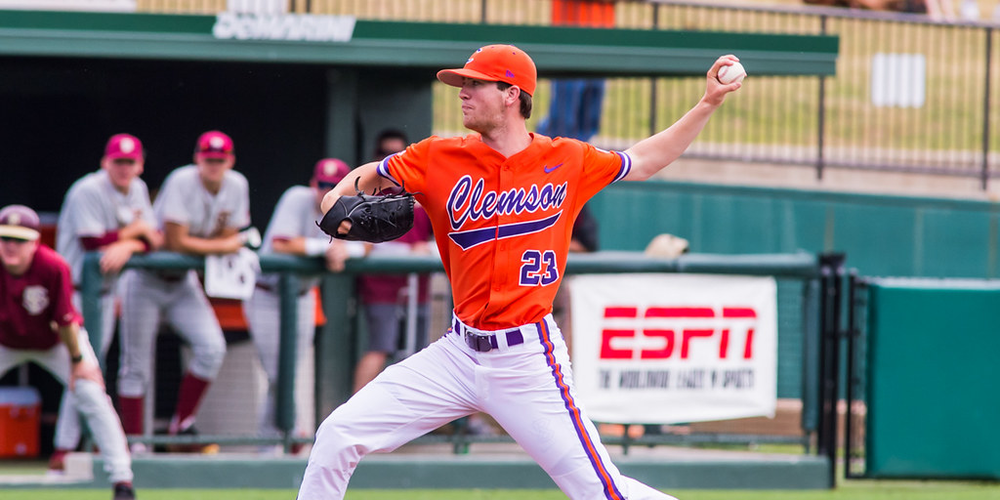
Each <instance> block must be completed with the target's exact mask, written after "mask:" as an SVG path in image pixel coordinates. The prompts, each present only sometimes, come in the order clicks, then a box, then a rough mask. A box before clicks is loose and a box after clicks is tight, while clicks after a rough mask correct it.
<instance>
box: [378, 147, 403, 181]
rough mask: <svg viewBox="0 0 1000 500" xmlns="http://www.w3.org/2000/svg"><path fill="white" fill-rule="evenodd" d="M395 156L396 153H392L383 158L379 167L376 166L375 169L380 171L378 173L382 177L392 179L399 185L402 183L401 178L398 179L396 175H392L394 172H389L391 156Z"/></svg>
mask: <svg viewBox="0 0 1000 500" xmlns="http://www.w3.org/2000/svg"><path fill="white" fill-rule="evenodd" d="M393 156H396V155H395V154H391V155H389V156H386V157H385V158H383V159H382V161H380V162H378V167H376V168H375V170H376V171H377V172H378V175H381V176H382V177H385V178H386V179H389V180H390V181H392V183H393V184H395V185H397V186H399V185H400V183H399V180H397V179H396V178H395V177H393V176H392V174H390V173H389V158H392V157H393Z"/></svg>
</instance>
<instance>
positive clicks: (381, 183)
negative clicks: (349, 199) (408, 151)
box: [320, 161, 392, 214]
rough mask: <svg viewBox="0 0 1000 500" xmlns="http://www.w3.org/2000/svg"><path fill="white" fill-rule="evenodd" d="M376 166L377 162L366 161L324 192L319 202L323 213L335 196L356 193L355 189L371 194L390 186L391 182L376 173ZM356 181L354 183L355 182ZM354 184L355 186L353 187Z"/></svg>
mask: <svg viewBox="0 0 1000 500" xmlns="http://www.w3.org/2000/svg"><path fill="white" fill-rule="evenodd" d="M377 168H378V162H374V161H373V162H371V163H366V164H364V165H362V166H360V167H358V168H356V169H354V170H352V171H351V173H349V174H347V177H344V179H343V180H342V181H340V183H338V184H337V187H335V188H333V189H331V190H330V192H329V193H326V196H324V197H323V202H322V203H320V209H321V211H322V212H323V213H324V214H325V213H327V212H328V211H330V207H332V206H333V204H334V203H336V202H337V198H340V197H341V196H353V195H355V194H357V192H358V191H357V190H358V189H360V190H361V191H364V192H365V193H368V194H371V193H372V192H378V191H381V190H382V189H385V188H389V187H392V182H391V181H389V180H388V179H386V178H385V177H382V176H381V175H379V174H378V171H377V170H376V169H377ZM355 183H356V184H355ZM355 186H357V187H356V188H355Z"/></svg>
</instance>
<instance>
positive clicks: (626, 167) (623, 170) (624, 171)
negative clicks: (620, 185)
mask: <svg viewBox="0 0 1000 500" xmlns="http://www.w3.org/2000/svg"><path fill="white" fill-rule="evenodd" d="M615 153H616V154H617V155H618V156H620V157H621V159H622V165H621V167H619V169H618V175H617V176H615V180H613V181H611V184H614V183H616V182H618V181H620V180H622V179H624V178H625V176H627V175H628V173H629V172H631V171H632V157H631V156H629V155H628V154H627V153H624V152H622V151H615Z"/></svg>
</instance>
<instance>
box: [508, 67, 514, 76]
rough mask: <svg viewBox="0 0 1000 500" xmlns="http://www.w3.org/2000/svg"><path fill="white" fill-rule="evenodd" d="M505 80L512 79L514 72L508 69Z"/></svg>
mask: <svg viewBox="0 0 1000 500" xmlns="http://www.w3.org/2000/svg"><path fill="white" fill-rule="evenodd" d="M507 78H514V72H513V71H511V70H509V69H508V70H507Z"/></svg>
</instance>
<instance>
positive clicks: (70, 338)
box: [58, 323, 83, 359]
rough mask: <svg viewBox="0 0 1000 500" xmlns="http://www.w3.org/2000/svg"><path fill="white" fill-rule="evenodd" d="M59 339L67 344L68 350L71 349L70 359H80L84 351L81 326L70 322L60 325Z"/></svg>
mask: <svg viewBox="0 0 1000 500" xmlns="http://www.w3.org/2000/svg"><path fill="white" fill-rule="evenodd" d="M58 331H59V340H62V343H63V344H65V345H66V350H68V351H69V357H70V359H79V358H80V356H81V355H82V353H83V351H81V350H80V342H79V333H80V326H79V325H77V324H76V323H70V324H68V325H64V326H60V327H59V328H58Z"/></svg>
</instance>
